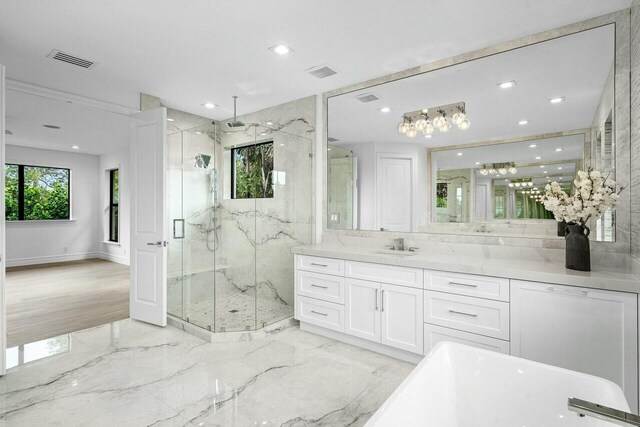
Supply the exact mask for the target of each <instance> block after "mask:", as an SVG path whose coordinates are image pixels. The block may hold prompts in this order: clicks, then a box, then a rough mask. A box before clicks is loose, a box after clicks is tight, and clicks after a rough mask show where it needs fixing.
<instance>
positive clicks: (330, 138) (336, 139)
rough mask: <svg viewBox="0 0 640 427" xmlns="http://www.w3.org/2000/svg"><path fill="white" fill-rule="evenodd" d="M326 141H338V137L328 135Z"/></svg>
mask: <svg viewBox="0 0 640 427" xmlns="http://www.w3.org/2000/svg"><path fill="white" fill-rule="evenodd" d="M327 141H328V142H338V141H339V139H338V138H333V137H331V136H330V137H329V138H327Z"/></svg>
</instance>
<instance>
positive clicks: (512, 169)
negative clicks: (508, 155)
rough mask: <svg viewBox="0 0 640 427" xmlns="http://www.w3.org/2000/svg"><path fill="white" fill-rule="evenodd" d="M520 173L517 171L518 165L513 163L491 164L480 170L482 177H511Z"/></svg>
mask: <svg viewBox="0 0 640 427" xmlns="http://www.w3.org/2000/svg"><path fill="white" fill-rule="evenodd" d="M517 172H518V169H516V164H515V163H513V162H507V163H491V164H489V165H482V168H480V175H485V176H486V175H506V174H507V173H510V174H511V175H513V174H515V173H517Z"/></svg>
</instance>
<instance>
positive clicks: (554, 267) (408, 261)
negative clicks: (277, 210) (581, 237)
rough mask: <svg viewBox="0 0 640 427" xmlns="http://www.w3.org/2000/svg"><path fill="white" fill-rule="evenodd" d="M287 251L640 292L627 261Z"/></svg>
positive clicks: (638, 277)
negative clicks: (571, 266)
mask: <svg viewBox="0 0 640 427" xmlns="http://www.w3.org/2000/svg"><path fill="white" fill-rule="evenodd" d="M291 252H293V253H294V254H300V255H311V256H319V257H326V258H339V259H346V260H351V261H363V262H371V263H376V264H389V265H398V266H403V267H414V268H425V269H429V270H440V271H449V272H454V273H469V274H480V275H484V276H495V277H505V278H509V279H516V280H528V281H534V282H544V283H553V284H559V285H569V286H581V287H585V288H593V289H603V290H611V291H620V292H633V293H640V274H638V272H637V271H634V269H633V267H632V265H631V263H625V264H629V265H627V266H620V265H616V266H608V265H604V266H603V265H592V271H587V272H585V271H575V270H568V269H566V268H565V267H564V259H558V260H526V259H516V258H514V259H504V258H489V257H482V256H478V257H470V256H459V255H454V254H452V253H449V252H447V253H434V251H422V252H421V251H417V252H416V253H415V254H414V255H410V256H407V255H395V254H393V253H379V252H387V251H384V250H382V249H380V248H363V247H356V246H353V247H352V246H337V245H336V246H330V245H307V246H296V247H293V248H292V249H291ZM388 252H391V251H388ZM621 256H624V255H621ZM592 262H593V255H592Z"/></svg>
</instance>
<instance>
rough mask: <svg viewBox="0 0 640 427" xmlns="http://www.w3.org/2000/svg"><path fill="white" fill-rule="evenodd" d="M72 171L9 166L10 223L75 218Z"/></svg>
mask: <svg viewBox="0 0 640 427" xmlns="http://www.w3.org/2000/svg"><path fill="white" fill-rule="evenodd" d="M70 183H71V170H69V169H65V168H50V167H44V166H27V165H14V164H6V165H5V207H6V208H5V218H6V219H7V221H25V220H26V221H34V220H56V219H57V220H60V219H71V216H70V213H71V200H70V191H69V189H70Z"/></svg>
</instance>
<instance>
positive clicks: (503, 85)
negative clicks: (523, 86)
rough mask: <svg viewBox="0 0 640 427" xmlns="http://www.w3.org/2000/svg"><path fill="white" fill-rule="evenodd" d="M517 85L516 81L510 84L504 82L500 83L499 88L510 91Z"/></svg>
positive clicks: (509, 82)
mask: <svg viewBox="0 0 640 427" xmlns="http://www.w3.org/2000/svg"><path fill="white" fill-rule="evenodd" d="M515 85H516V82H515V80H511V81H508V82H503V83H498V86H500V88H501V89H509V88H512V87H514V86H515Z"/></svg>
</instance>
